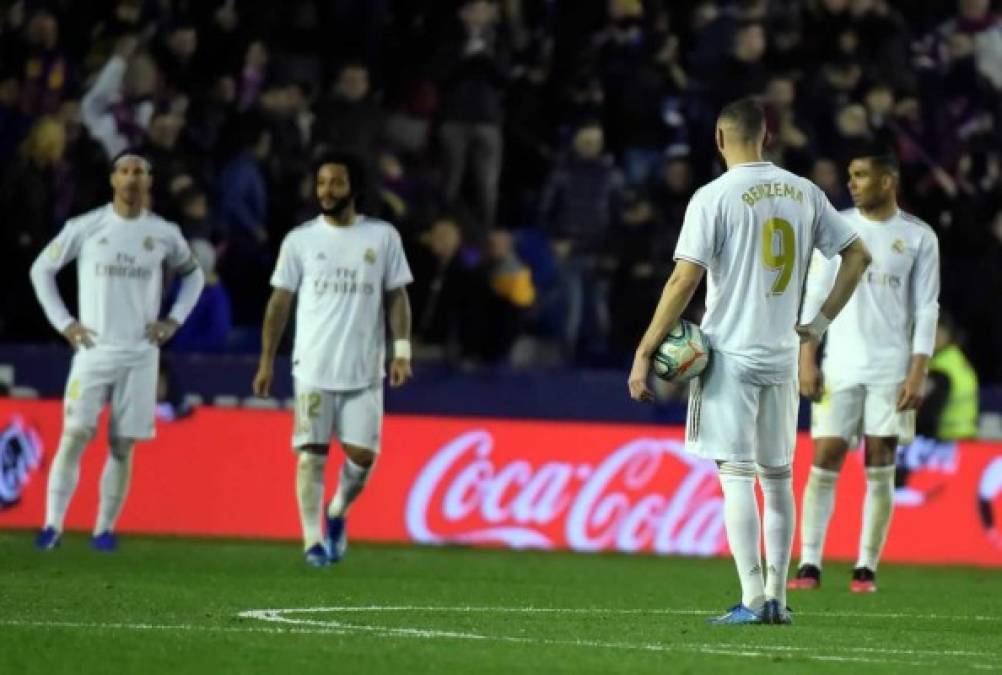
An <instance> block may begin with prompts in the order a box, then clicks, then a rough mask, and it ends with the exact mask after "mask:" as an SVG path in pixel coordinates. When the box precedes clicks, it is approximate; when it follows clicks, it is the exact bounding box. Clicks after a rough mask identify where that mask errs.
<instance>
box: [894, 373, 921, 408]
mask: <svg viewBox="0 0 1002 675" xmlns="http://www.w3.org/2000/svg"><path fill="white" fill-rule="evenodd" d="M924 386H925V376H924V375H923V376H920V377H909V378H908V379H906V380H905V383H904V384H903V385H901V389H900V390H898V412H903V411H905V410H917V409H918V407H919V404H921V403H922V389H923V387H924Z"/></svg>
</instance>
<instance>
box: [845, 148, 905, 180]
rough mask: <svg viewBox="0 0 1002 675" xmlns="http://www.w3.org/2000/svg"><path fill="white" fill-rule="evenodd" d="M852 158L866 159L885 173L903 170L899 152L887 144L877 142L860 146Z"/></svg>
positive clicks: (895, 172)
mask: <svg viewBox="0 0 1002 675" xmlns="http://www.w3.org/2000/svg"><path fill="white" fill-rule="evenodd" d="M852 158H853V159H865V160H867V161H869V162H870V163H871V164H872V165H873V166H874V167H876V168H877V169H878V170H879V171H882V172H883V173H889V174H894V175H897V174H898V172H899V171H900V170H901V166H900V165H899V164H898V156H897V154H896V153H895V152H894V149H893V148H891V147H890V146H887V145H882V144H876V145H870V146H866V147H863V148H860V149H859V150H858V151H856V152H855V153H854V154H853V156H852Z"/></svg>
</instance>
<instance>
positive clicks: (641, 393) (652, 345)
mask: <svg viewBox="0 0 1002 675" xmlns="http://www.w3.org/2000/svg"><path fill="white" fill-rule="evenodd" d="M704 272H705V269H704V268H703V267H702V266H701V265H697V264H696V263H694V262H690V261H688V260H681V259H680V260H678V262H677V263H676V264H675V269H674V270H673V271H672V274H671V277H669V279H668V282H667V283H665V287H664V290H663V291H662V292H661V299H660V300H659V301H658V306H657V308H656V309H655V310H654V316H653V317H652V318H651V323H650V325H649V326H648V327H647V331H646V332H645V333H644V336H643V338H641V340H640V345H639V346H638V347H637V352H636V354H635V355H634V357H633V368H632V369H631V370H630V380H629V387H630V396H631V397H632V398H633V399H634V400H635V401H651V400H653V399H654V394H653V393H651V390H650V389H649V388H648V387H647V376H648V374H649V373H650V369H651V357H652V356H653V355H654V352H655V350H657V348H658V345H660V344H661V342H662V341H663V340H664V339H665V335H667V334H668V331H670V330H671V329H672V328H674V327H675V324H677V323H678V320H679V318H680V317H681V316H682V312H683V311H685V308H686V307H687V306H688V305H689V302H690V301H691V300H692V296H693V294H694V293H695V292H696V289H697V288H698V287H699V282H700V281H702V279H703V274H704Z"/></svg>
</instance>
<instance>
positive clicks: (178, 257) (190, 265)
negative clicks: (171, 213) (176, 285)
mask: <svg viewBox="0 0 1002 675" xmlns="http://www.w3.org/2000/svg"><path fill="white" fill-rule="evenodd" d="M170 234H171V236H170V250H169V251H168V252H167V256H166V262H167V266H168V267H169V268H170V269H172V270H178V271H180V272H182V273H185V272H190V271H191V270H193V269H194V268H195V265H197V264H198V263H197V262H196V261H195V258H194V256H192V254H191V247H190V246H189V245H188V240H187V239H185V238H184V235H183V234H181V229H180V228H179V227H177V226H172V227H171V228H170Z"/></svg>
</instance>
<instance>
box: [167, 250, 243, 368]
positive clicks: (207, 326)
mask: <svg viewBox="0 0 1002 675" xmlns="http://www.w3.org/2000/svg"><path fill="white" fill-rule="evenodd" d="M190 244H191V252H192V255H194V256H195V259H196V260H198V264H199V265H200V266H201V268H202V272H203V273H204V274H205V288H204V289H203V290H202V295H200V296H199V298H198V303H197V304H196V305H195V308H194V309H193V310H192V311H191V314H190V315H189V316H188V319H187V320H186V321H185V322H184V323H183V324H182V325H181V327H180V328H178V329H177V332H176V333H175V334H174V337H173V338H171V340H170V342H168V343H167V349H169V350H170V351H175V352H197V353H201V354H221V353H223V352H224V351H226V341H227V339H228V338H229V335H230V331H231V330H232V329H233V321H232V316H231V313H230V296H229V292H227V290H226V287H225V286H223V284H222V283H221V282H220V280H219V275H217V274H216V251H215V249H214V248H213V247H212V244H211V243H210V242H209V241H207V240H205V239H192V240H190ZM180 287H181V283H180V280H175V283H174V284H173V285H172V286H171V289H170V290H169V291H168V293H167V296H166V299H165V301H164V306H165V307H170V306H171V305H172V304H173V302H174V299H175V298H176V297H177V293H178V290H179V289H180Z"/></svg>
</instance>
